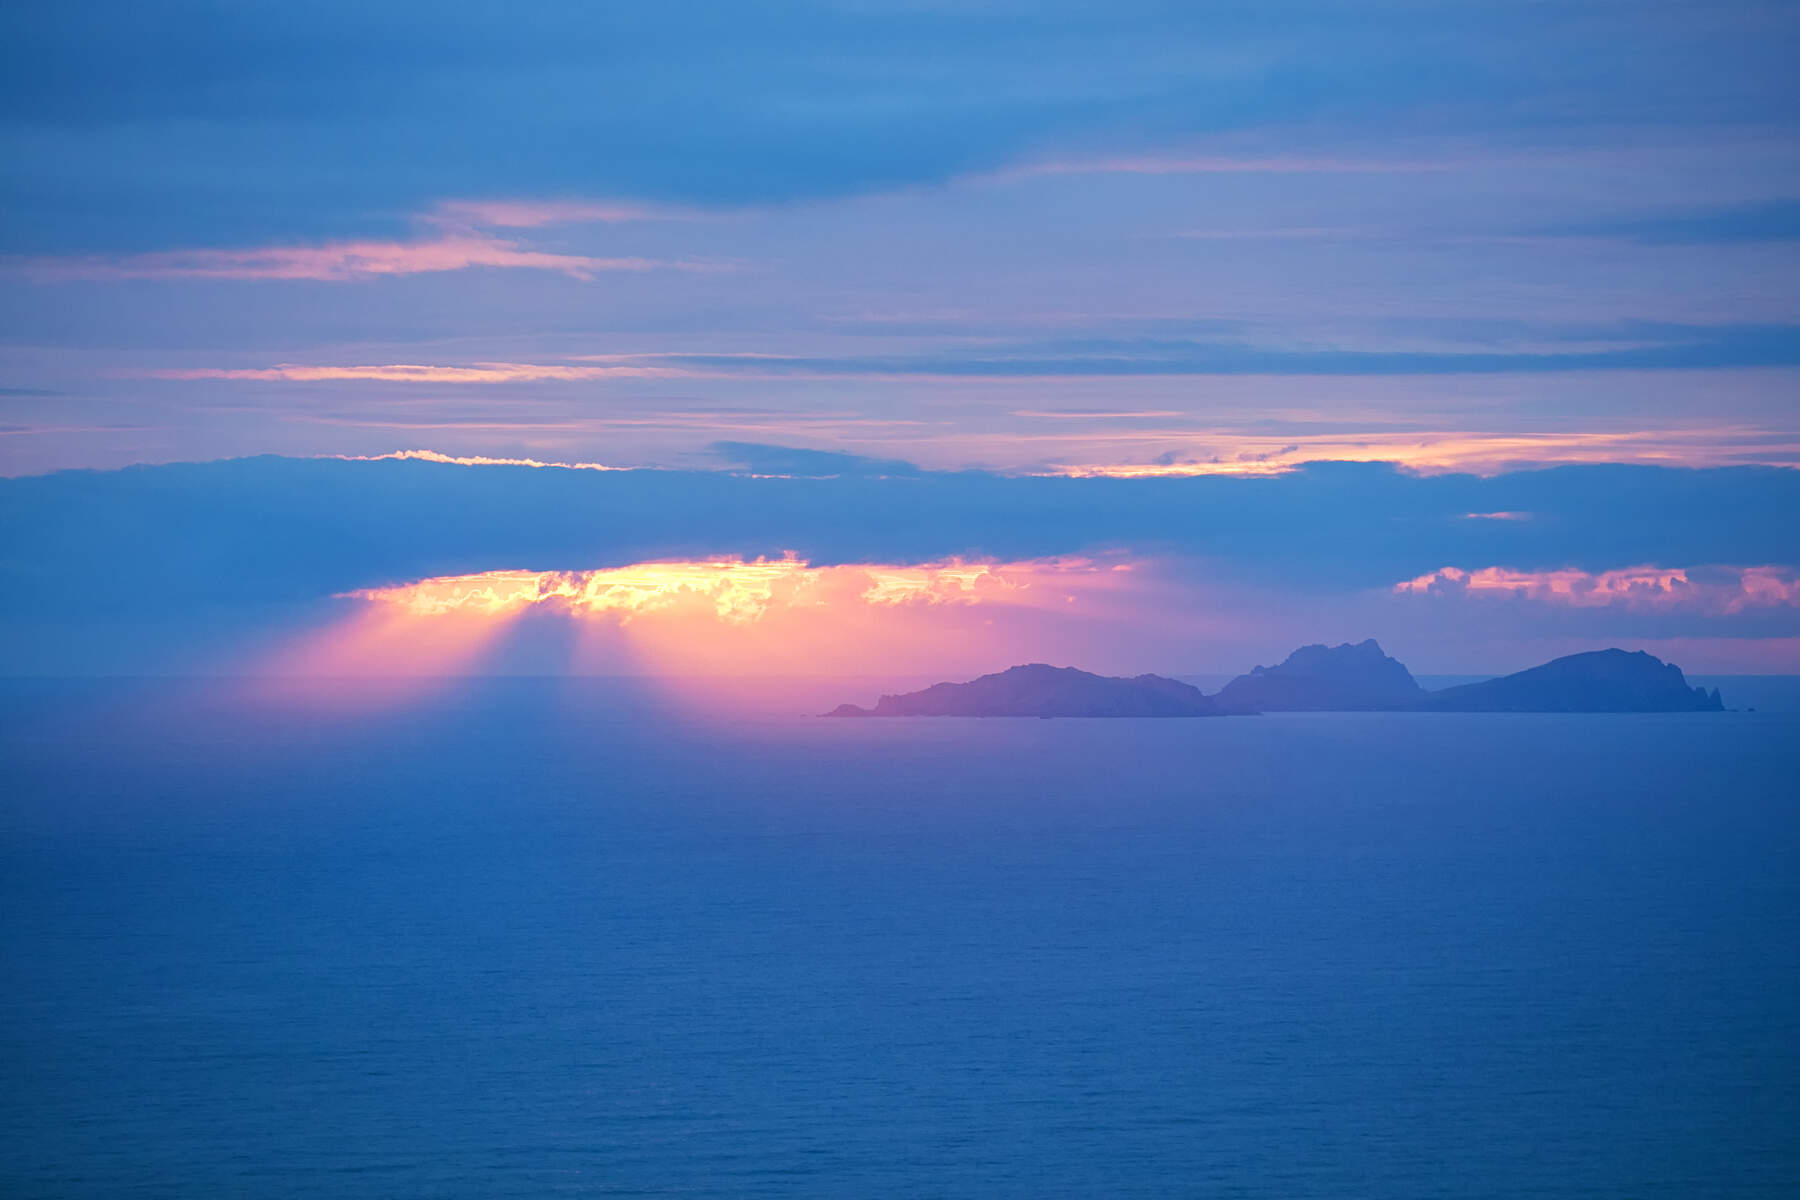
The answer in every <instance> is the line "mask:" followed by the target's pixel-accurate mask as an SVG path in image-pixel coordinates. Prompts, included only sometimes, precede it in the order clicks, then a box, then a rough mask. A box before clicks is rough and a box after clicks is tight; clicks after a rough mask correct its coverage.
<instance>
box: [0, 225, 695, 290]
mask: <svg viewBox="0 0 1800 1200" xmlns="http://www.w3.org/2000/svg"><path fill="white" fill-rule="evenodd" d="M9 266H10V267H11V269H13V270H15V271H17V272H19V273H22V274H24V275H26V276H27V277H29V278H32V279H36V280H41V281H47V282H62V281H73V280H109V279H218V280H232V279H237V280H243V279H287V280H318V281H325V282H332V283H342V282H348V281H351V280H359V279H375V278H381V277H384V276H397V275H420V274H428V273H431V272H438V271H461V270H466V269H468V268H471V267H490V268H495V269H503V270H526V271H554V272H557V273H560V274H563V275H567V276H569V277H570V278H573V279H582V280H591V279H593V278H594V277H595V276H596V275H598V274H600V273H602V272H608V271H653V270H685V271H693V270H708V269H712V268H709V267H707V266H705V265H703V264H699V263H689V262H671V261H662V260H657V259H649V258H596V257H592V256H589V255H581V254H553V253H549V252H547V251H542V250H532V249H530V248H528V247H526V246H524V245H521V244H520V243H518V242H514V241H508V240H506V239H504V238H497V237H491V236H485V235H479V234H460V235H450V236H443V237H436V238H426V239H421V240H418V241H357V242H327V243H324V244H322V245H317V246H255V247H249V248H245V249H227V250H164V251H155V252H152V253H147V254H131V255H123V256H117V257H101V256H86V257H76V258H33V259H22V260H13V261H12V262H11V263H10V264H9Z"/></svg>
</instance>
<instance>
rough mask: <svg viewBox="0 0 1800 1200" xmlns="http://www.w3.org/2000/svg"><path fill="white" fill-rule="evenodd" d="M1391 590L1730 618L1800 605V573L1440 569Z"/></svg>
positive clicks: (1768, 569)
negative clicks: (1507, 598)
mask: <svg viewBox="0 0 1800 1200" xmlns="http://www.w3.org/2000/svg"><path fill="white" fill-rule="evenodd" d="M1394 592H1395V593H1396V594H1397V595H1403V596H1407V595H1410V596H1518V597H1522V598H1525V599H1528V600H1532V601H1536V602H1539V603H1543V604H1549V605H1555V606H1559V607H1567V608H1603V607H1618V608H1622V609H1626V610H1629V611H1642V612H1676V611H1679V612H1694V613H1705V614H1710V615H1717V616H1729V615H1734V614H1737V613H1742V612H1746V611H1749V610H1752V609H1764V608H1800V571H1795V570H1793V569H1792V568H1789V567H1778V566H1756V567H1707V568H1704V569H1701V568H1697V567H1695V568H1681V567H1655V566H1640V567H1625V568H1622V569H1620V570H1617V571H1601V572H1589V571H1582V570H1579V569H1577V568H1574V567H1565V568H1561V569H1558V570H1553V571H1518V570H1513V569H1511V568H1509V567H1483V568H1481V569H1479V570H1474V571H1469V570H1464V569H1462V568H1460V567H1440V568H1439V569H1438V570H1436V571H1431V572H1428V573H1427V574H1424V575H1420V576H1418V577H1417V578H1415V579H1408V580H1405V581H1403V582H1401V583H1397V584H1395V585H1394Z"/></svg>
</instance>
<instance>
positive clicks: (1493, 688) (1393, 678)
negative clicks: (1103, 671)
mask: <svg viewBox="0 0 1800 1200" xmlns="http://www.w3.org/2000/svg"><path fill="white" fill-rule="evenodd" d="M1724 710H1725V704H1724V700H1723V698H1722V697H1721V696H1720V695H1719V691H1718V689H1717V688H1714V689H1712V690H1711V691H1708V690H1706V689H1705V688H1699V687H1692V686H1690V685H1689V684H1688V682H1687V677H1686V676H1685V675H1684V674H1683V673H1682V671H1681V668H1680V667H1678V666H1676V665H1675V664H1673V663H1665V662H1663V661H1662V660H1661V659H1659V658H1657V657H1655V656H1654V655H1651V654H1648V653H1646V652H1644V651H1641V650H1639V651H1626V650H1620V649H1616V648H1612V649H1606V650H1591V651H1587V652H1585V653H1581V654H1571V655H1566V656H1564V657H1562V658H1557V659H1552V660H1551V661H1550V662H1547V663H1544V664H1542V665H1540V666H1536V667H1531V668H1529V669H1527V670H1524V671H1518V672H1515V673H1514V674H1511V675H1503V676H1500V677H1498V678H1495V679H1488V680H1483V681H1481V682H1478V683H1467V684H1459V685H1456V686H1452V687H1447V688H1441V689H1438V690H1436V691H1430V690H1427V689H1425V688H1423V687H1421V686H1419V683H1418V681H1417V680H1416V679H1414V678H1413V675H1412V672H1410V671H1409V670H1407V668H1406V666H1405V665H1404V664H1402V663H1401V662H1400V661H1399V660H1397V659H1395V658H1392V657H1390V656H1389V655H1388V654H1387V653H1386V652H1384V651H1383V650H1382V648H1381V646H1380V645H1379V644H1378V643H1377V642H1375V640H1374V639H1372V638H1371V639H1369V640H1367V641H1363V642H1357V643H1344V644H1342V645H1338V646H1324V645H1310V646H1302V647H1301V648H1300V649H1298V650H1296V651H1294V653H1292V654H1290V655H1289V656H1288V657H1287V658H1286V659H1285V660H1283V661H1282V662H1281V663H1279V664H1277V665H1276V666H1272V667H1263V666H1258V667H1254V668H1252V669H1251V671H1250V672H1249V673H1248V674H1245V675H1239V676H1237V677H1236V678H1235V679H1232V680H1231V681H1230V682H1229V683H1227V684H1226V685H1225V686H1224V687H1223V688H1221V689H1220V690H1219V691H1218V693H1216V694H1215V695H1210V696H1209V695H1207V694H1206V693H1204V692H1202V691H1201V690H1200V689H1199V688H1197V687H1194V686H1193V685H1191V684H1187V683H1182V682H1181V681H1179V680H1175V679H1170V678H1168V677H1166V676H1162V675H1138V676H1135V677H1132V678H1123V677H1118V676H1107V675H1095V674H1092V673H1090V672H1087V671H1081V670H1077V669H1075V668H1074V667H1053V666H1050V665H1048V664H1045V663H1027V664H1024V665H1021V666H1015V667H1010V668H1008V669H1007V670H1005V671H1000V672H996V673H994V674H991V675H983V676H981V677H979V678H977V679H972V680H969V681H968V682H966V683H938V684H933V685H932V686H931V687H928V688H924V689H922V690H920V691H917V692H907V693H903V694H899V695H886V696H882V697H881V698H880V700H878V701H877V702H876V704H875V706H874V707H873V708H862V707H859V706H857V705H854V704H841V705H839V706H838V707H837V708H835V709H833V710H831V711H830V712H828V713H825V714H823V715H825V716H828V717H1222V716H1250V715H1255V714H1258V713H1264V712H1541V713H1554V712H1567V713H1578V712H1579V713H1633V712H1643V713H1649V712H1723V711H1724Z"/></svg>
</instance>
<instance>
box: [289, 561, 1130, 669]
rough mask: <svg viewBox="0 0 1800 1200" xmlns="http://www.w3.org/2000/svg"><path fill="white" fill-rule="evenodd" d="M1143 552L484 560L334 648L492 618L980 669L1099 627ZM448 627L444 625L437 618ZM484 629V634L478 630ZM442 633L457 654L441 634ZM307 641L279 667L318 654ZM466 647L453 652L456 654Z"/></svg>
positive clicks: (569, 635) (653, 655) (764, 656)
mask: <svg viewBox="0 0 1800 1200" xmlns="http://www.w3.org/2000/svg"><path fill="white" fill-rule="evenodd" d="M1136 568H1137V564H1134V563H1130V562H1123V561H1119V562H1099V561H1091V560H1087V559H1054V560H1028V561H1021V562H977V561H966V560H958V559H951V560H946V561H942V562H932V563H919V564H887V563H883V564H856V565H840V566H813V565H811V564H809V563H807V562H805V561H803V560H801V559H799V558H797V557H793V556H788V557H785V558H778V559H767V558H764V559H739V558H720V559H700V560H683V561H665V562H646V563H636V564H632V565H630V566H624V567H613V568H605V569H601V570H594V571H529V570H507V571H486V572H481V573H478V574H473V575H460V576H445V577H439V578H432V579H422V580H417V581H414V582H411V583H406V584H399V585H395V586H391V587H381V588H369V589H364V590H361V591H357V592H353V593H350V594H349V595H347V596H345V597H341V598H342V599H347V600H351V601H355V602H358V603H357V607H356V608H355V610H354V612H353V614H352V617H351V619H350V620H349V621H348V622H347V623H346V625H345V627H344V630H343V631H341V632H337V633H332V634H328V635H322V636H316V637H315V638H314V639H313V645H315V646H316V645H323V646H325V647H326V648H327V649H329V650H330V651H331V652H332V654H340V653H341V654H350V655H354V654H358V653H360V652H361V651H362V650H363V649H364V648H366V647H367V646H368V643H369V641H370V639H375V640H378V641H381V642H382V643H383V649H382V652H381V653H380V654H378V655H376V654H371V655H370V658H371V660H373V661H379V662H383V663H393V662H397V661H410V662H413V663H414V664H415V665H414V666H413V667H411V668H410V670H408V671H402V672H398V673H399V674H402V675H407V674H410V675H415V676H423V675H432V674H436V675H453V674H456V673H458V672H459V671H466V670H470V669H479V667H480V663H481V651H482V650H483V649H484V648H485V647H487V646H489V645H492V644H494V639H495V637H496V636H497V635H498V634H499V633H500V632H502V631H513V630H518V631H521V633H520V636H522V637H525V638H526V639H527V641H530V640H531V639H532V638H536V639H538V641H539V642H540V643H541V642H543V641H545V640H546V639H547V640H550V641H552V642H553V643H554V644H555V645H556V646H558V647H560V649H559V650H557V651H556V653H558V654H562V655H564V656H565V657H564V658H563V659H562V660H561V661H562V665H563V666H564V667H566V668H567V669H568V670H570V671H571V672H573V673H576V674H583V673H597V674H613V673H619V672H621V671H624V672H626V673H633V674H646V675H653V676H658V677H662V678H679V677H688V676H693V677H712V678H717V677H720V676H731V675H738V676H751V675H756V676H766V675H794V676H804V675H846V674H849V675H855V674H882V673H894V672H912V671H918V670H948V671H976V672H979V671H981V670H988V669H997V668H999V667H1004V666H1007V665H1010V664H1011V663H1012V662H1014V661H1025V660H1029V659H1032V658H1038V657H1043V656H1045V655H1055V654H1058V653H1062V652H1065V651H1067V650H1068V649H1069V648H1071V647H1075V646H1079V645H1081V644H1082V638H1083V637H1086V638H1087V639H1088V642H1087V644H1088V645H1092V644H1095V642H1096V641H1104V640H1105V639H1104V637H1103V635H1104V633H1105V631H1106V630H1108V629H1110V628H1113V627H1114V625H1115V624H1116V622H1117V621H1118V620H1120V619H1121V613H1122V611H1125V610H1122V609H1121V608H1120V605H1121V604H1123V605H1124V606H1125V609H1129V608H1130V607H1131V606H1132V605H1133V604H1134V603H1135V600H1134V595H1135V593H1136V591H1138V590H1139V589H1140V584H1139V583H1138V582H1137V581H1136V580H1135V579H1134V575H1135V572H1136ZM440 628H441V629H443V630H446V631H449V632H448V633H440V632H439V630H440ZM479 631H485V634H483V635H481V636H477V634H478V632H479ZM446 644H448V646H449V647H450V648H451V650H452V651H453V654H451V655H448V656H446V655H445V654H444V653H443V652H442V650H441V647H443V646H444V645H446ZM319 656H320V651H318V650H317V649H313V648H307V649H304V650H302V651H294V652H290V653H288V654H287V655H286V656H285V657H284V658H283V659H281V660H280V666H281V668H283V669H291V668H292V664H293V663H295V662H296V661H313V660H315V659H317V658H318V657H319ZM458 656H460V657H458Z"/></svg>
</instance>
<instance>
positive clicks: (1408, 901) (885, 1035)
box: [0, 680, 1800, 1198]
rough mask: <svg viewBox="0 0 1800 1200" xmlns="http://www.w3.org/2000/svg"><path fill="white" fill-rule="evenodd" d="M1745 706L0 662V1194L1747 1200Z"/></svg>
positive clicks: (1791, 824) (1765, 1180) (1777, 735)
mask: <svg viewBox="0 0 1800 1200" xmlns="http://www.w3.org/2000/svg"><path fill="white" fill-rule="evenodd" d="M1759 686H1761V687H1763V688H1764V689H1765V691H1766V695H1767V696H1769V697H1774V698H1775V700H1776V702H1775V703H1774V704H1772V705H1771V704H1770V701H1769V700H1768V699H1765V700H1764V704H1763V705H1759V711H1758V712H1756V713H1745V712H1739V713H1727V714H1719V715H1709V714H1691V715H1689V714H1682V715H1670V716H1618V717H1613V716H1542V717H1540V716H1507V715H1500V716H1483V715H1458V714H1436V715H1420V714H1413V715H1406V714H1379V715H1378V714H1370V715H1357V714H1341V715H1291V716H1278V717H1275V716H1272V717H1262V718H1242V719H1224V720H1200V721H1029V720H1027V721H948V720H915V721H891V722H888V721H825V720H817V719H806V718H801V717H798V716H779V717H761V718H754V717H747V716H744V715H742V711H741V710H739V712H738V714H737V715H732V714H730V713H726V714H720V713H717V712H715V713H712V714H710V715H702V714H699V713H696V712H694V711H692V710H689V709H686V708H683V707H681V706H680V705H671V704H670V703H668V702H666V701H662V700H655V698H653V697H651V696H648V695H646V694H645V693H644V692H643V691H642V689H641V688H639V687H636V686H634V685H625V684H621V683H619V682H616V681H611V682H609V681H596V680H560V681H541V680H538V681H534V680H490V681H484V682H480V683H474V684H467V685H463V686H461V687H459V688H456V689H452V690H449V691H447V692H445V693H442V694H437V695H433V696H429V697H425V698H419V699H415V700H414V701H413V702H412V703H411V704H410V705H408V706H406V707H404V708H400V709H378V708H370V709H367V710H364V711H360V712H356V713H353V714H348V715H346V714H342V713H335V712H332V711H329V710H324V709H320V708H318V707H316V706H313V705H312V704H310V703H303V702H293V701H291V700H282V701H280V702H269V701H265V700H257V699H245V698H244V697H242V696H236V695H232V694H230V689H228V688H201V687H197V686H195V685H191V684H188V685H174V684H162V685H155V684H135V685H122V684H82V685H51V684H12V685H7V687H6V689H5V692H4V701H3V705H4V708H3V711H0V717H3V718H4V720H3V721H0V783H3V784H4V797H5V798H4V801H3V802H0V953H3V958H0V965H3V967H4V972H5V974H4V984H3V986H0V1067H3V1069H4V1080H5V1086H4V1088H3V1089H0V1194H4V1195H6V1196H8V1197H33V1196H57V1197H62V1196H73V1197H133V1196H168V1197H184V1198H190V1197H199V1196H231V1197H240V1196H243V1197H264V1196H267V1197H290V1196H295V1197H297V1196H307V1197H313V1196H318V1197H326V1196H330V1197H400V1196H408V1197H410V1196H425V1197H432V1196H436V1197H506V1196H521V1197H526V1196H530V1197H537V1196H557V1195H569V1196H587V1195H660V1194H671V1193H675V1194H683V1195H718V1196H758V1195H808V1196H875V1195H943V1196H984V1197H985V1196H1046V1195H1135V1196H1168V1195H1198V1196H1221V1197H1284V1198H1285V1197H1303V1196H1324V1197H1344V1196H1380V1197H1427V1196H1444V1197H1451V1196H1454V1197H1480V1196H1492V1197H1516V1196H1523V1195H1531V1196H1540V1197H1572V1196H1595V1197H1665V1196H1666V1197H1684V1198H1685V1197H1693V1196H1733V1197H1747V1196H1767V1197H1789V1196H1793V1195H1796V1194H1800V1134H1797V1133H1796V1131H1797V1130H1800V786H1796V781H1797V780H1800V711H1796V710H1800V703H1794V702H1793V701H1795V700H1796V699H1800V693H1796V692H1795V690H1794V687H1793V684H1792V683H1788V684H1785V685H1783V684H1780V683H1765V684H1762V685H1759ZM1784 686H1785V689H1786V690H1785V691H1784V690H1783V688H1784ZM871 696H872V693H870V694H869V695H865V694H863V693H862V692H859V691H852V692H850V693H849V694H848V695H844V694H837V695H830V696H820V697H817V698H816V699H817V700H819V701H820V702H821V703H822V702H823V701H824V700H827V699H829V700H832V701H834V702H835V700H839V699H855V700H867V699H869V698H871ZM1783 696H1785V697H1786V698H1787V702H1786V703H1785V710H1784V704H1783V702H1782V701H1781V698H1782V697H1783ZM811 699H812V698H807V701H806V702H807V703H809V704H810V701H811ZM1732 699H1733V697H1732V695H1731V694H1730V691H1729V688H1728V689H1727V701H1728V702H1731V701H1732ZM801 703H802V701H800V700H796V701H795V703H794V706H793V707H795V710H796V711H804V709H803V708H800V707H799V705H800V704H801Z"/></svg>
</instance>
